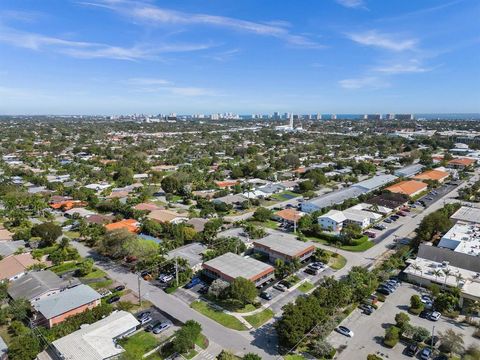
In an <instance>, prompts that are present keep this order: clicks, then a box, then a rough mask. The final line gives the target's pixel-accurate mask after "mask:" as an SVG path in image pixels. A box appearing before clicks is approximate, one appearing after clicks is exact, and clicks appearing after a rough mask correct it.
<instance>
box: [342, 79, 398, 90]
mask: <svg viewBox="0 0 480 360" xmlns="http://www.w3.org/2000/svg"><path fill="white" fill-rule="evenodd" d="M338 84H339V85H340V86H341V87H342V88H344V89H348V90H358V89H364V88H370V89H380V88H385V87H388V86H389V83H388V82H386V81H385V80H384V79H382V78H380V77H377V76H365V77H360V78H351V79H343V80H340V81H339V82H338Z"/></svg>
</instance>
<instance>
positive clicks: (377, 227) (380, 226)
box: [373, 224, 387, 230]
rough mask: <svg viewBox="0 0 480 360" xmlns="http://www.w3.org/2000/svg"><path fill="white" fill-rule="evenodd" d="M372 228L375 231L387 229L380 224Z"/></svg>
mask: <svg viewBox="0 0 480 360" xmlns="http://www.w3.org/2000/svg"><path fill="white" fill-rule="evenodd" d="M373 228H374V229H377V230H385V229H386V228H387V227H386V226H385V225H382V224H376V225H375V226H374V227H373Z"/></svg>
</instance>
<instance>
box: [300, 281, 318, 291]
mask: <svg viewBox="0 0 480 360" xmlns="http://www.w3.org/2000/svg"><path fill="white" fill-rule="evenodd" d="M313 288H315V285H313V284H312V283H311V282H310V281H304V282H303V283H302V285H300V286H299V287H298V290H300V291H301V292H303V293H305V294H306V293H308V292H309V291H310V290H312V289H313Z"/></svg>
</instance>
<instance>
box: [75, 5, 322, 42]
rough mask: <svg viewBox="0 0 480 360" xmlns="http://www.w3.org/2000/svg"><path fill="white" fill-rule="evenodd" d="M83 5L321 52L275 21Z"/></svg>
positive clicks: (147, 7) (152, 21) (140, 7)
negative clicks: (270, 39) (265, 38)
mask: <svg viewBox="0 0 480 360" xmlns="http://www.w3.org/2000/svg"><path fill="white" fill-rule="evenodd" d="M84 4H85V5H93V6H100V7H105V8H108V9H111V10H113V11H116V12H118V13H120V14H122V15H124V16H126V17H129V18H133V19H134V20H135V21H142V22H145V23H147V24H149V25H154V24H156V25H160V24H167V25H168V24H169V25H209V26H217V27H223V28H227V29H231V30H235V31H242V32H248V33H253V34H257V35H263V36H271V37H276V38H279V39H282V40H284V41H286V42H287V43H289V44H291V45H295V46H299V47H306V48H320V47H323V46H322V45H321V44H319V43H317V42H315V41H313V40H311V39H309V38H307V37H306V36H302V35H296V34H292V33H291V32H290V31H289V30H288V28H287V26H286V25H287V23H285V22H281V21H280V22H279V21H274V22H270V23H267V22H265V23H260V22H253V21H247V20H241V19H236V18H232V17H226V16H218V15H208V14H201V13H185V12H181V11H176V10H170V9H165V8H160V7H157V6H153V5H149V4H145V3H138V2H130V1H109V0H104V1H100V2H94V3H92V2H90V3H84Z"/></svg>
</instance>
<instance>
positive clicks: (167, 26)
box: [0, 0, 480, 115]
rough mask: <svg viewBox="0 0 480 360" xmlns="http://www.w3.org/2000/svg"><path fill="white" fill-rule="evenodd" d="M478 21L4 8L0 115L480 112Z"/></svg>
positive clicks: (210, 5) (473, 6) (350, 7)
mask: <svg viewBox="0 0 480 360" xmlns="http://www.w3.org/2000/svg"><path fill="white" fill-rule="evenodd" d="M479 13H480V3H479V2H478V1H475V0H439V1H437V0H424V1H404V0H391V1H388V2H386V1H383V0H323V1H310V2H304V3H302V6H299V3H298V2H296V1H281V2H278V1H273V0H267V1H263V2H262V3H258V2H257V1H253V0H244V1H233V0H222V1H209V2H199V1H198V0H196V1H194V0H186V1H182V2H175V1H164V2H163V1H162V2H160V1H153V0H146V1H129V0H88V1H81V0H79V1H73V0H72V1H50V2H44V1H42V2H39V1H35V0H25V1H22V2H18V1H15V0H5V1H2V2H1V3H0V53H1V54H2V56H1V57H0V114H86V115H89V114H92V115H95V114H104V115H115V114H133V113H145V114H158V113H166V114H168V113H170V112H176V113H179V114H196V113H204V114H212V113H217V112H219V113H223V112H232V113H237V114H273V113H274V112H276V111H278V112H280V113H281V114H282V113H284V112H293V113H295V114H316V113H320V114H336V113H340V114H375V113H381V114H387V113H413V114H427V113H435V114H441V113H446V114H447V113H450V114H451V113H463V114H465V113H479V112H480V105H479V104H480V90H479V88H478V84H479V83H480V66H479V60H480V48H479V44H480V38H479V36H478V34H479V33H480V32H479V30H480V24H479V23H478V14H479ZM372 109H374V110H372Z"/></svg>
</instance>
